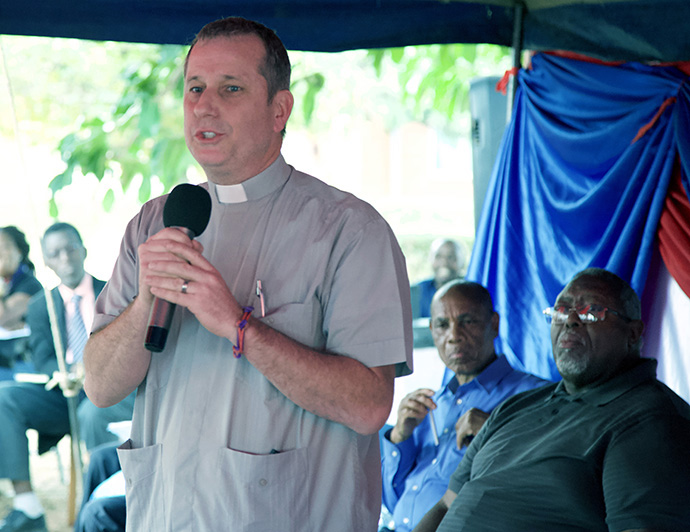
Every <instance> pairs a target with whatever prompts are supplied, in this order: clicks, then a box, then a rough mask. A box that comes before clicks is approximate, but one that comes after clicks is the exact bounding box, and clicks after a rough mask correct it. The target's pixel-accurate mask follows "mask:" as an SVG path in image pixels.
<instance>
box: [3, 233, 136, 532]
mask: <svg viewBox="0 0 690 532" xmlns="http://www.w3.org/2000/svg"><path fill="white" fill-rule="evenodd" d="M41 244H42V249H43V258H44V260H45V263H46V265H47V266H48V267H49V268H50V269H51V270H53V271H54V272H55V274H56V275H57V276H58V277H59V279H60V285H59V286H58V287H56V288H54V289H53V290H52V292H51V293H52V299H53V302H54V304H55V307H56V308H55V311H56V314H57V317H58V327H59V329H60V332H61V336H62V343H63V348H64V349H65V352H64V353H63V354H64V357H65V361H66V363H67V364H68V365H69V366H70V367H71V368H72V369H74V368H76V367H77V366H78V364H80V360H81V355H82V351H83V348H84V343H85V342H86V338H87V335H88V332H89V331H90V328H91V321H92V320H93V312H94V304H95V298H96V296H97V295H98V293H99V292H100V290H101V289H102V288H103V285H104V284H105V283H104V282H103V281H100V280H98V279H95V278H93V277H92V276H91V275H89V274H87V273H86V272H85V271H84V260H85V258H86V249H85V248H84V246H83V244H82V240H81V236H80V235H79V232H78V231H77V230H76V229H75V228H74V227H73V226H71V225H69V224H65V223H57V224H54V225H52V226H50V227H49V228H48V229H47V230H46V232H45V234H44V236H43V239H42V242H41ZM75 296H78V297H76V299H73V298H74V297H75ZM77 315H78V316H79V319H77ZM74 320H76V321H74ZM79 320H81V335H80V337H81V343H79V341H78V338H79V335H68V332H67V330H68V327H69V328H70V329H71V328H72V326H71V325H68V324H71V323H75V324H76V323H79ZM27 323H28V324H29V326H30V328H31V336H30V337H29V341H30V345H31V353H32V360H33V362H34V365H35V366H36V370H37V371H38V372H39V373H45V374H46V375H48V376H52V375H53V373H54V372H57V371H58V361H57V355H56V352H55V345H54V343H53V336H52V331H51V326H50V321H49V317H48V308H47V305H46V297H45V293H44V292H43V291H41V292H39V293H38V294H36V295H35V296H34V298H32V299H31V302H30V303H29V310H28V314H27ZM78 397H79V398H80V404H79V408H78V418H79V427H80V433H81V437H82V439H83V440H84V442H85V444H86V448H87V449H88V450H90V449H92V448H93V447H96V446H97V445H100V444H102V443H106V442H109V441H115V440H117V436H116V435H114V434H112V433H111V432H109V431H108V429H107V426H108V423H110V422H112V421H120V420H125V419H131V418H132V409H133V407H134V395H133V394H132V395H130V396H129V397H127V398H126V399H125V400H123V401H122V402H121V403H120V404H118V405H115V406H113V407H110V408H107V409H99V408H96V406H94V405H93V404H92V403H91V402H90V401H89V400H88V399H86V396H85V395H84V393H83V392H81V393H80V394H79V396H78ZM29 428H31V429H35V430H36V431H37V432H38V434H39V453H42V452H45V451H47V450H48V449H50V448H51V447H52V446H53V445H55V444H56V443H57V442H58V441H59V440H60V438H62V437H63V436H64V435H65V434H67V433H69V432H70V424H69V411H68V406H67V400H66V398H65V396H64V395H63V392H62V391H61V389H60V388H59V387H55V388H53V389H51V390H46V387H45V386H44V385H43V384H35V383H28V382H4V383H0V449H2V452H0V478H8V479H10V480H11V481H12V484H13V486H14V491H15V494H16V495H15V498H14V509H13V510H12V511H11V512H10V513H9V514H8V516H7V517H6V518H5V520H4V521H2V522H0V532H15V531H22V530H31V531H41V530H44V529H45V519H44V516H43V514H44V511H43V507H42V505H41V503H40V501H39V500H38V497H36V495H35V493H34V492H33V489H32V486H31V479H30V474H29V450H28V440H27V436H26V431H27V429H29Z"/></svg>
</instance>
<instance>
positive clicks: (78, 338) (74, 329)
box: [67, 294, 86, 364]
mask: <svg viewBox="0 0 690 532" xmlns="http://www.w3.org/2000/svg"><path fill="white" fill-rule="evenodd" d="M80 301H81V296H80V295H78V294H74V295H73V296H72V304H73V305H74V313H73V314H72V316H71V317H70V319H69V320H68V322H67V345H68V347H69V348H70V349H71V350H72V364H74V363H76V362H80V361H81V359H82V357H83V356H84V346H85V345H86V327H85V326H84V320H83V318H82V317H81V310H80V309H79V302H80Z"/></svg>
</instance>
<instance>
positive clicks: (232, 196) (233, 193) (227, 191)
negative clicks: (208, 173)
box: [216, 183, 247, 203]
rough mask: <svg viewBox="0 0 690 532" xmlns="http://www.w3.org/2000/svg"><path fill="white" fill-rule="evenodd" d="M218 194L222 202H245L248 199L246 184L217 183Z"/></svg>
mask: <svg viewBox="0 0 690 532" xmlns="http://www.w3.org/2000/svg"><path fill="white" fill-rule="evenodd" d="M216 194H218V201H220V202H221V203H244V202H245V201H247V192H246V191H245V190H244V186H243V185H242V184H241V183H240V184H239V185H216Z"/></svg>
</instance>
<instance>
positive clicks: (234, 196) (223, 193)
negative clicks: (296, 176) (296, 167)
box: [208, 155, 292, 204]
mask: <svg viewBox="0 0 690 532" xmlns="http://www.w3.org/2000/svg"><path fill="white" fill-rule="evenodd" d="M291 173H292V167H291V166H290V165H288V164H287V163H286V162H285V159H284V158H283V156H282V155H279V156H278V158H277V159H276V160H275V161H273V163H271V165H270V166H269V167H268V168H266V170H264V171H263V172H261V173H259V174H257V175H255V176H254V177H251V178H249V179H247V180H246V181H243V182H242V183H240V184H238V185H217V184H216V183H212V182H210V181H209V182H208V187H209V191H210V192H211V197H212V198H215V200H216V201H217V202H218V203H224V204H228V203H245V202H247V201H251V200H257V199H259V198H262V197H264V196H266V195H268V194H270V193H272V192H274V191H275V190H277V189H278V188H280V187H282V186H283V185H284V184H285V183H286V182H287V180H288V178H289V177H290V174H291Z"/></svg>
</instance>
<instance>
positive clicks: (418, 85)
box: [368, 44, 511, 126]
mask: <svg viewBox="0 0 690 532" xmlns="http://www.w3.org/2000/svg"><path fill="white" fill-rule="evenodd" d="M368 55H369V59H370V60H371V64H372V66H373V67H374V69H375V70H376V73H377V75H379V76H381V75H383V73H384V71H385V70H386V68H393V69H395V71H396V72H397V75H398V80H399V82H400V86H401V87H402V89H403V90H402V92H401V94H402V98H403V101H404V102H405V104H406V107H407V108H408V109H409V111H410V112H411V114H412V117H413V118H414V119H415V120H419V121H422V122H428V121H432V120H434V119H435V118H437V117H438V116H440V119H441V121H445V124H444V125H445V126H450V125H451V124H453V123H454V122H458V119H459V117H460V116H461V115H463V114H467V113H468V112H469V103H468V97H469V83H470V80H472V79H473V78H476V77H479V76H489V75H491V76H495V75H500V74H503V72H505V71H506V70H508V69H509V68H510V59H511V57H510V48H505V47H501V46H495V45H489V44H479V45H476V44H434V45H427V46H406V47H403V48H382V49H376V50H370V51H369V53H368ZM434 114H435V115H437V116H436V117H434V116H432V115H434Z"/></svg>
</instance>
